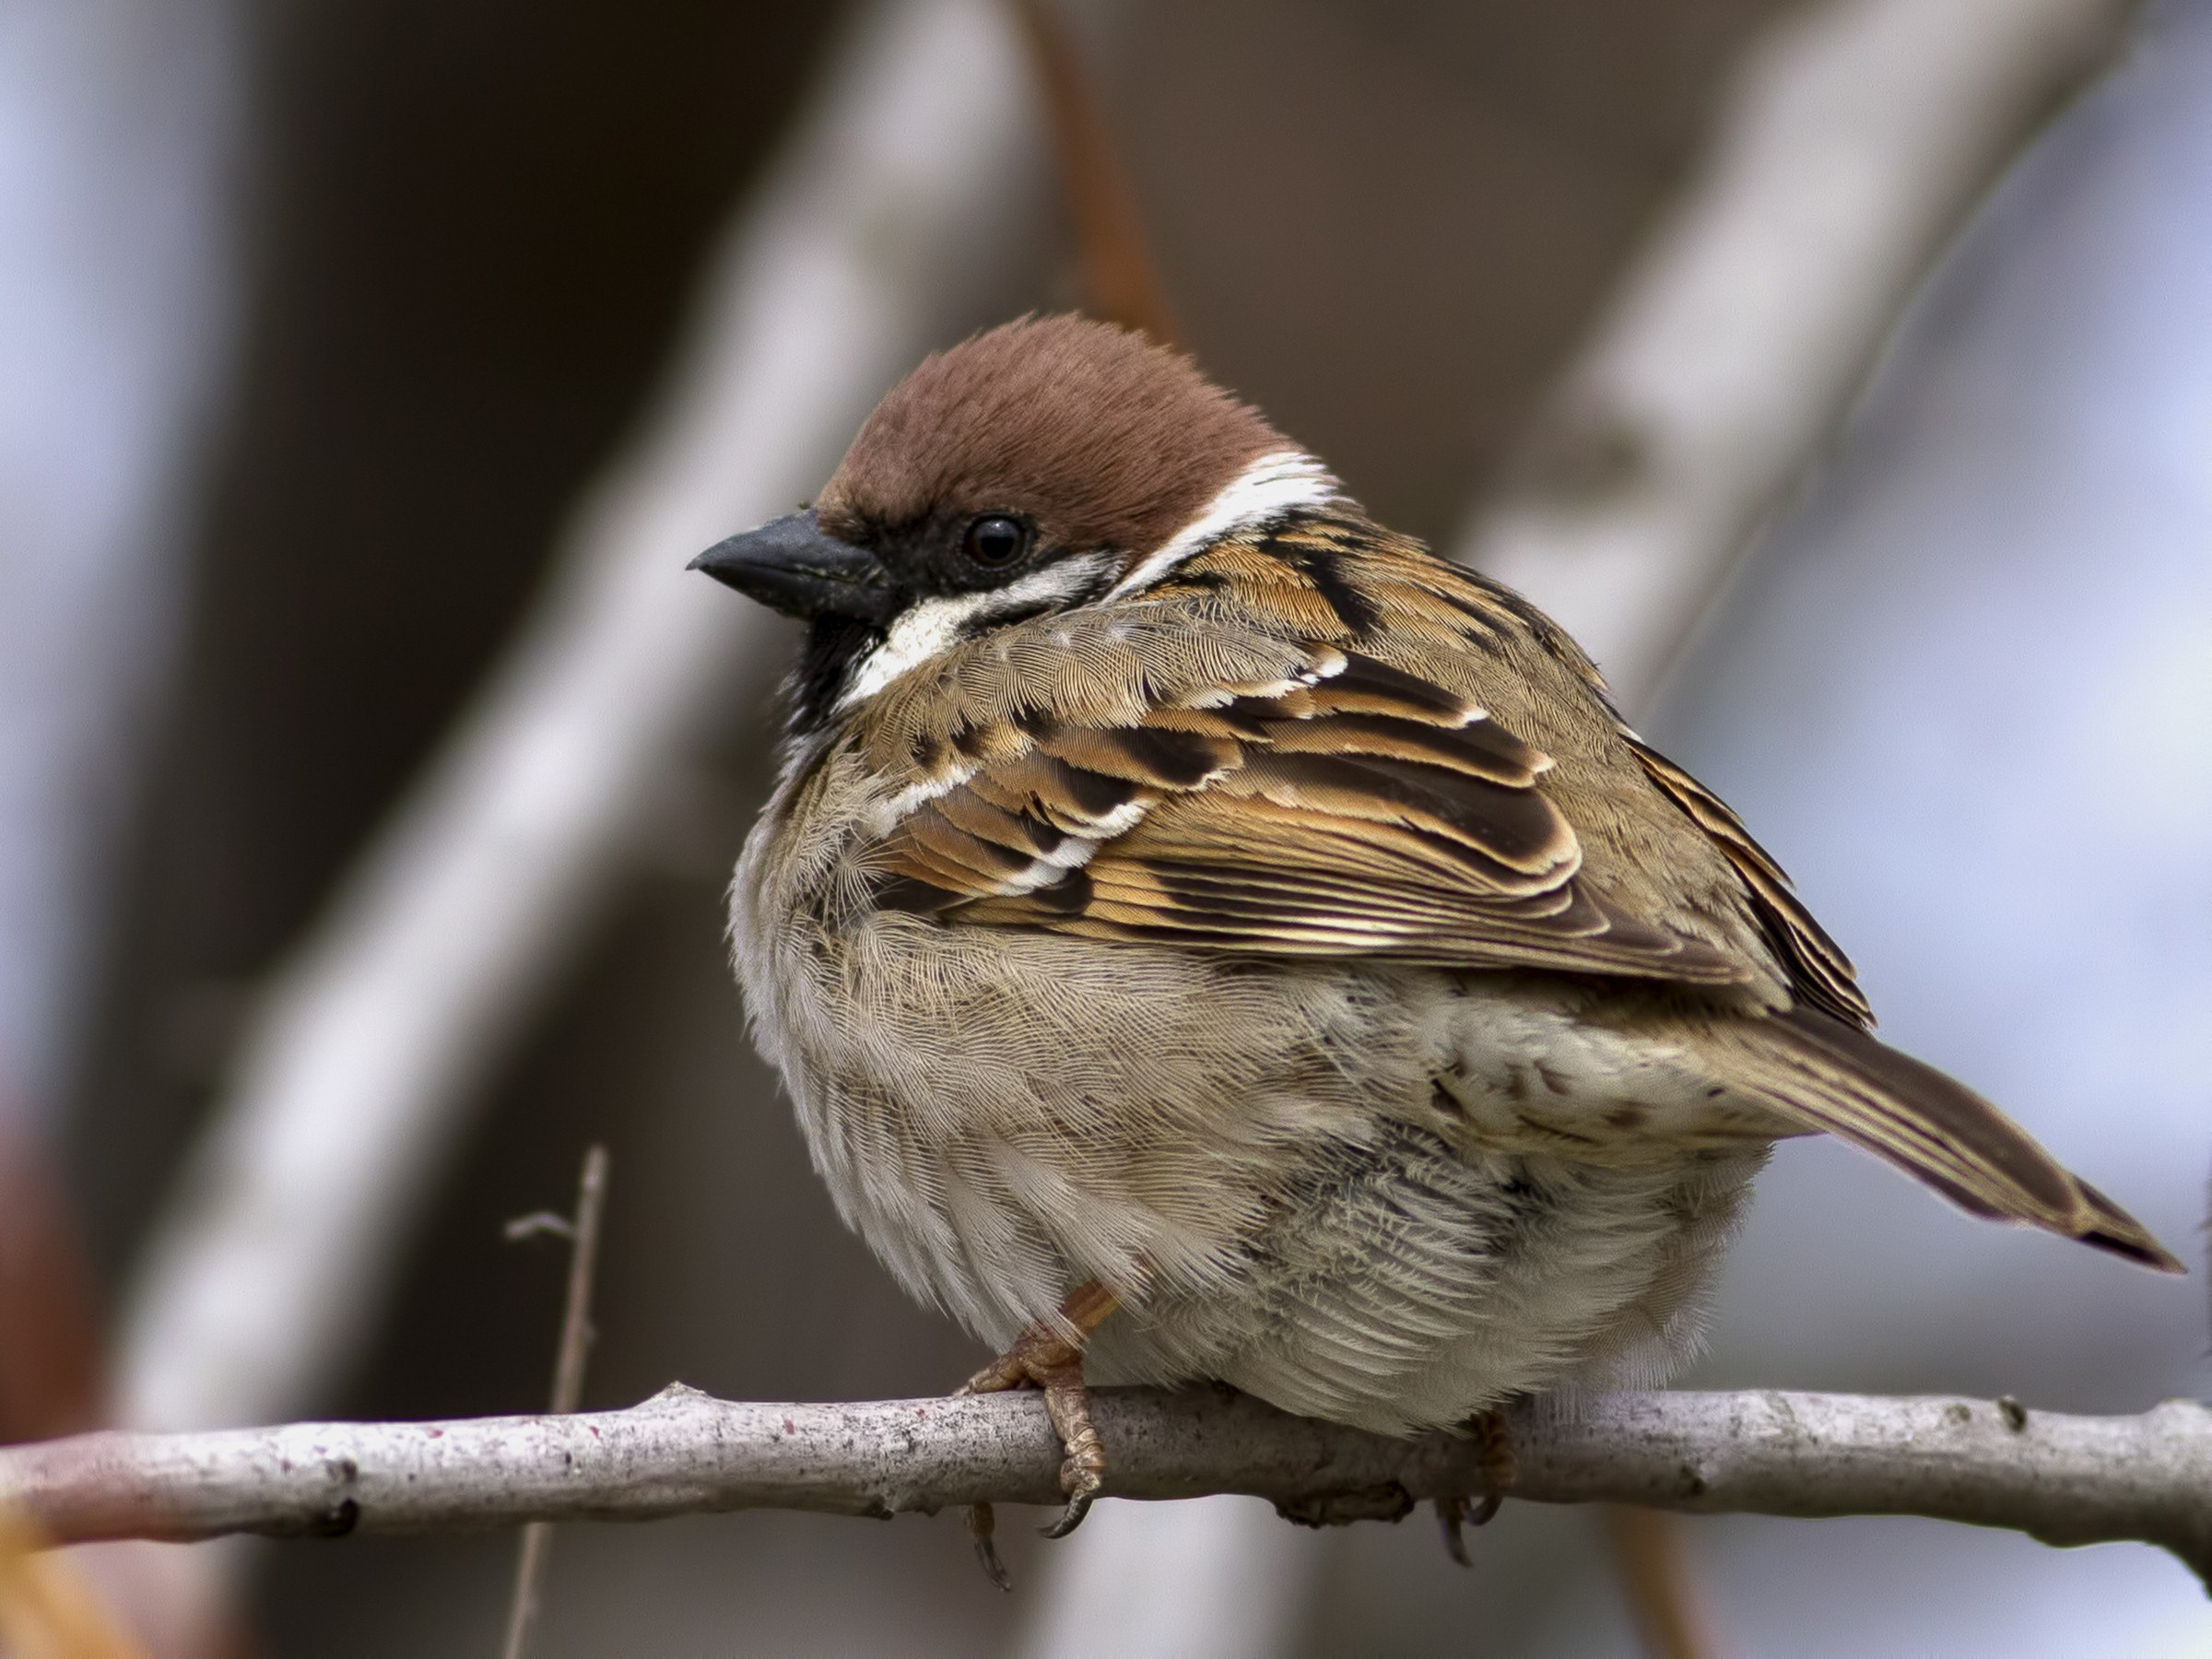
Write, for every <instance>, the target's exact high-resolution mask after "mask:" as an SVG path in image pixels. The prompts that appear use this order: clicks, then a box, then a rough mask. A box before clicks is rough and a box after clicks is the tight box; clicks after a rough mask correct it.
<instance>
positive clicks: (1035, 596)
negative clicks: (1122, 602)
mask: <svg viewBox="0 0 2212 1659" xmlns="http://www.w3.org/2000/svg"><path fill="white" fill-rule="evenodd" d="M1111 567H1112V559H1110V558H1109V557H1108V556H1107V555H1105V554H1103V553H1087V554H1085V555H1083V556H1082V557H1081V558H1079V559H1061V560H1059V561H1058V562H1057V563H1055V564H1049V565H1046V566H1045V567H1044V568H1043V569H1042V570H1039V571H1030V573H1029V574H1028V575H1026V576H1024V577H1022V578H1020V579H1019V580H1018V581H1016V582H1008V583H1006V586H1005V587H1003V588H993V589H992V590H990V591H989V592H988V593H982V594H947V595H945V596H942V597H939V598H934V599H920V600H916V601H915V602H914V603H913V604H912V605H910V606H907V608H906V609H905V610H903V611H901V612H900V615H899V618H898V620H897V621H895V622H893V623H892V624H891V626H890V628H889V629H888V630H887V631H886V632H885V634H884V637H883V643H882V644H880V645H878V646H877V647H876V649H875V650H873V651H871V652H869V653H867V655H865V656H864V657H862V658H860V659H859V660H858V661H857V662H855V663H854V664H853V670H852V677H851V678H850V679H849V680H847V681H846V683H845V689H844V694H843V695H842V696H841V697H840V698H839V699H838V700H837V706H838V708H839V709H841V710H843V709H850V708H852V707H853V705H854V704H856V703H863V702H865V701H867V700H868V699H869V698H871V697H873V696H875V695H876V693H877V692H878V691H880V690H882V689H883V688H885V687H886V686H888V685H889V684H890V683H891V682H892V681H893V680H895V679H897V678H898V677H900V675H902V674H906V673H908V672H910V671H911V670H912V669H915V668H919V667H920V666H921V665H923V664H924V663H926V662H928V661H930V660H931V659H932V658H933V657H940V656H943V655H944V654H945V653H947V651H950V650H951V649H952V648H953V647H954V646H955V645H958V644H959V642H960V641H962V640H964V639H966V638H967V637H968V635H969V632H970V630H971V629H972V628H973V627H974V626H975V625H976V624H977V623H979V622H988V621H990V620H991V619H992V618H994V617H1010V616H1014V615H1017V614H1018V613H1019V612H1022V611H1030V610H1035V609H1036V608H1037V607H1039V606H1056V605H1066V604H1070V603H1072V602H1074V601H1076V600H1078V599H1081V598H1083V597H1084V596H1086V595H1087V594H1091V593H1093V592H1095V591H1096V589H1097V587H1098V585H1099V582H1100V581H1101V580H1102V579H1103V577H1104V576H1105V574H1106V571H1108V570H1109V569H1110V568H1111Z"/></svg>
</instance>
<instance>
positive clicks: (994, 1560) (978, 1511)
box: [961, 1390, 1014, 1592]
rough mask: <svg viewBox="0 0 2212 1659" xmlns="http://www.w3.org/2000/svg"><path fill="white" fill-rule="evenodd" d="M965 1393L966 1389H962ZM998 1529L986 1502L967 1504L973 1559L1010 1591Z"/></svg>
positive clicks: (1011, 1585)
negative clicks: (994, 1535)
mask: <svg viewBox="0 0 2212 1659" xmlns="http://www.w3.org/2000/svg"><path fill="white" fill-rule="evenodd" d="M961 1392H962V1393H965V1392H966V1390H962V1391H961ZM997 1530H998V1515H997V1512H995V1511H994V1510H993V1509H992V1507H991V1506H990V1505H989V1504H987V1503H971V1504H970V1505H969V1506H968V1535H969V1536H970V1537H971V1538H972V1539H974V1540H975V1559H976V1561H977V1563H978V1564H979V1565H981V1566H982V1570H983V1576H984V1577H985V1578H987V1579H989V1580H990V1581H991V1582H992V1583H994V1584H996V1585H997V1586H998V1587H999V1588H1000V1589H1001V1590H1006V1591H1009V1592H1010V1591H1012V1589H1013V1588H1014V1575H1013V1574H1012V1573H1010V1572H1008V1571H1006V1562H1004V1561H1002V1560H1001V1559H999V1556H998V1543H997V1540H996V1539H995V1538H994V1537H993V1534H994V1533H995V1532H997Z"/></svg>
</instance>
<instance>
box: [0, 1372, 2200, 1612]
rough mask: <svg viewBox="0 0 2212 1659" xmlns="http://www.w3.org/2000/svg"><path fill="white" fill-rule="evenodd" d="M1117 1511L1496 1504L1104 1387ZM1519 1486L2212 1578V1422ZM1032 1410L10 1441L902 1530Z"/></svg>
mask: <svg viewBox="0 0 2212 1659" xmlns="http://www.w3.org/2000/svg"><path fill="white" fill-rule="evenodd" d="M1094 1406H1095V1410H1096V1412H1097V1416H1098V1420H1099V1426H1100V1432H1101V1433H1102V1434H1103V1435H1104V1437H1105V1439H1106V1441H1107V1442H1108V1443H1109V1444H1110V1445H1112V1447H1113V1460H1112V1466H1111V1469H1110V1472H1109V1474H1108V1477H1107V1487H1106V1490H1107V1492H1108V1494H1109V1495H1111V1496H1115V1497H1124V1498H1194V1497H1199V1496H1202V1495H1205V1494H1206V1493H1211V1492H1243V1493H1248V1494H1252V1495H1253V1496H1257V1497H1262V1498H1266V1499H1269V1500H1272V1501H1273V1502H1275V1503H1276V1504H1277V1506H1279V1507H1281V1508H1282V1509H1283V1510H1284V1511H1285V1512H1286V1513H1287V1514H1288V1515H1289V1516H1290V1517H1291V1518H1292V1519H1295V1520H1300V1521H1304V1522H1307V1523H1309V1524H1334V1523H1339V1522H1347V1521H1355V1520H1365V1519H1394V1518H1396V1517H1398V1516H1400V1515H1402V1514H1404V1513H1406V1512H1407V1511H1408V1510H1409V1509H1410V1508H1411V1507H1412V1505H1413V1504H1414V1503H1416V1502H1417V1501H1418V1500H1424V1499H1435V1498H1438V1497H1454V1496H1457V1497H1465V1496H1467V1495H1470V1494H1472V1493H1475V1492H1477V1491H1478V1490H1479V1489H1480V1486H1481V1471H1480V1469H1479V1467H1478V1466H1477V1465H1478V1463H1479V1453H1478V1451H1477V1446H1476V1444H1475V1442H1474V1441H1467V1440H1458V1439H1453V1438H1450V1437H1445V1436H1430V1437H1429V1438H1426V1439H1422V1440H1418V1441H1396V1440H1388V1439H1384V1438H1382V1437H1380V1436H1376V1435H1371V1434H1365V1433H1362V1432H1360V1431H1359V1430H1352V1429H1347V1428H1343V1427H1341V1426H1339V1425H1336V1424H1332V1423H1323V1422H1317V1421H1313V1420H1312V1419H1310V1418H1295V1417H1289V1416H1287V1415H1285V1414H1284V1413H1282V1412H1279V1411H1277V1410H1275V1409H1273V1408H1272V1407H1270V1406H1263V1405H1261V1404H1259V1403H1258V1402H1257V1401H1254V1400H1251V1399H1247V1398H1244V1397H1242V1396H1241V1395H1235V1394H1228V1393H1226V1392H1225V1391H1207V1392H1200V1393H1192V1394H1161V1393H1159V1392H1157V1391H1154V1390H1149V1389H1104V1390H1100V1391H1099V1392H1098V1393H1097V1394H1096V1396H1095V1400H1094ZM1512 1436H1513V1445H1514V1451H1515V1456H1516V1460H1517V1471H1516V1474H1515V1477H1514V1488H1513V1489H1514V1493H1515V1495H1516V1496H1518V1497H1521V1498H1524V1499H1532V1500H1535V1501H1538V1502H1544V1503H1588V1502H1613V1503H1631V1504H1640V1505H1642V1506H1644V1507H1647V1508H1652V1509H1669V1510H1687V1511H1693V1512H1701V1513H1715V1512H1749V1513H1757V1514H1768V1515H1795V1516H1804V1517H1817V1516H1831V1515H1928V1516H1933V1517H1935V1518H1936V1519H1939V1520H1946V1521H1958V1522H1966V1523H1969V1524H1974V1525H1979V1526H1995V1527H2005V1528H2008V1529H2010V1530H2013V1531H2016V1532H2023V1533H2027V1534H2029V1535H2031V1536H2034V1537H2037V1538H2040V1539H2041V1540H2042V1541H2043V1542H2045V1543H2047V1544H2055V1545H2078V1544H2097V1543H2110V1542H2116V1541H2121V1540H2131V1539H2132V1540H2136V1541H2140V1542H2144V1543H2149V1544H2156V1545H2159V1547H2163V1548H2165V1549H2168V1550H2171V1551H2172V1552H2173V1553H2174V1554H2175V1555H2176V1556H2178V1557H2180V1558H2181V1559H2183V1561H2185V1562H2186V1563H2187V1564H2188V1565H2189V1566H2190V1567H2191V1568H2192V1569H2194V1571H2196V1572H2197V1573H2198V1574H2199V1575H2200V1576H2205V1577H2206V1579H2207V1581H2208V1582H2212V1407H2207V1406H2202V1405H2199V1404H2197V1403H2195V1402H2194V1401H2187V1400H2173V1401H2169V1402H2167V1403H2166V1404H2165V1405H2162V1406H2157V1407H2156V1408H2154V1409H2152V1410H2150V1411H2147V1412H2145V1413H2143V1414H2142V1415H2141V1416H2139V1417H2121V1418H2091V1417H2069V1416H2062V1415H2059V1414H2057V1413H2054V1412H2029V1411H2027V1410H2025V1409H2023V1408H2022V1407H2020V1406H2018V1404H2017V1403H2015V1402H2010V1401H1994V1402H1993V1401H1987V1400H1967V1399H1949V1398H1942V1397H1921V1398H1882V1397H1869V1396H1863V1395H1853V1394H1783V1393H1778V1392H1759V1393H1746V1394H1671V1393H1668V1394H1618V1395H1614V1396H1610V1397H1608V1398H1605V1399H1601V1400H1597V1401H1594V1402H1592V1403H1590V1404H1589V1405H1588V1406H1586V1407H1584V1408H1583V1410H1582V1411H1581V1412H1579V1413H1578V1414H1576V1415H1574V1416H1571V1417H1569V1416H1560V1415H1558V1414H1556V1413H1547V1412H1544V1411H1542V1410H1534V1411H1524V1412H1522V1413H1520V1414H1518V1415H1516V1416H1515V1417H1514V1418H1512ZM1059 1466H1060V1449H1059V1442H1058V1441H1057V1440H1056V1439H1055V1438H1054V1436H1053V1429H1052V1425H1051V1423H1050V1421H1049V1420H1048V1419H1047V1418H1046V1417H1045V1414H1044V1409H1043V1406H1042V1405H1041V1402H1040V1401H1039V1400H1038V1399H1037V1398H1036V1397H1035V1396H1034V1395H1031V1394H988V1395H971V1396H965V1397H956V1398H942V1399H939V1398H932V1399H922V1400H890V1401H881V1402H876V1403H871V1404H865V1405H833V1406H822V1405H814V1406H802V1405H759V1404H744V1403H739V1402H735V1401H727V1400H717V1399H714V1398H712V1396H710V1395H707V1394H700V1393H699V1392H698V1391H697V1390H695V1389H689V1388H685V1387H683V1386H682V1385H680V1384H678V1385H676V1386H674V1387H671V1388H668V1389H665V1390H664V1391H663V1392H662V1393H660V1394H656V1395H654V1396H653V1398H652V1399H651V1400H648V1401H647V1402H645V1403H644V1404H643V1405H641V1406H632V1407H630V1408H629V1409H628V1410H626V1411H606V1412H585V1413H580V1414H577V1415H573V1416H567V1417H535V1418H532V1417H521V1418H467V1419H462V1420H458V1421H453V1422H443V1423H300V1424H294V1425H291V1426H289V1427H286V1428H279V1429H242V1430H218V1431H215V1432H210V1433H204V1434H172V1435H160V1434H133V1433H118V1432H111V1433H100V1434H88V1435H80V1436H77V1437H76V1438H75V1439H71V1440H63V1441H44V1442H42V1443H40V1444H36V1445H29V1446H18V1447H9V1448H6V1449H0V1504H5V1505H8V1506H12V1507H13V1508H14V1509H16V1510H17V1511H18V1512H20V1513H21V1514H23V1515H25V1516H27V1517H28V1518H29V1520H30V1521H31V1522H32V1523H33V1524H35V1525H36V1526H37V1527H38V1528H39V1529H40V1531H41V1534H42V1535H44V1536H47V1537H50V1538H53V1539H58V1540H62V1541H74V1540H81V1539H94V1538H117V1537H147V1538H168V1539H194V1538H209V1537H216V1536H218V1535H223V1534H227V1533H240V1532H253V1533H267V1534H275V1535H313V1536H321V1537H332V1536H337V1535H342V1534H346V1533H350V1532H354V1531H356V1530H360V1531H370V1532H423V1531H436V1530H452V1529H462V1528H474V1527H488V1526H505V1525H512V1524H515V1523H518V1522H523V1521H532V1520H543V1521H644V1520H653V1519H657V1518H660V1517H663V1516H669V1515H682V1514H692V1513H698V1512H709V1511H722V1510H736V1509H796V1510H811V1511H816V1512H824V1513H830V1514H845V1515H875V1516H885V1515H894V1514H900V1513H906V1512H917V1511H918V1512H935V1511H936V1510H940V1509H944V1508H946V1507H947V1506H950V1505H955V1504H965V1503H980V1502H1002V1503H1036V1504H1058V1503H1059V1502H1061V1501H1062V1498H1061V1493H1060V1488H1059Z"/></svg>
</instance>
